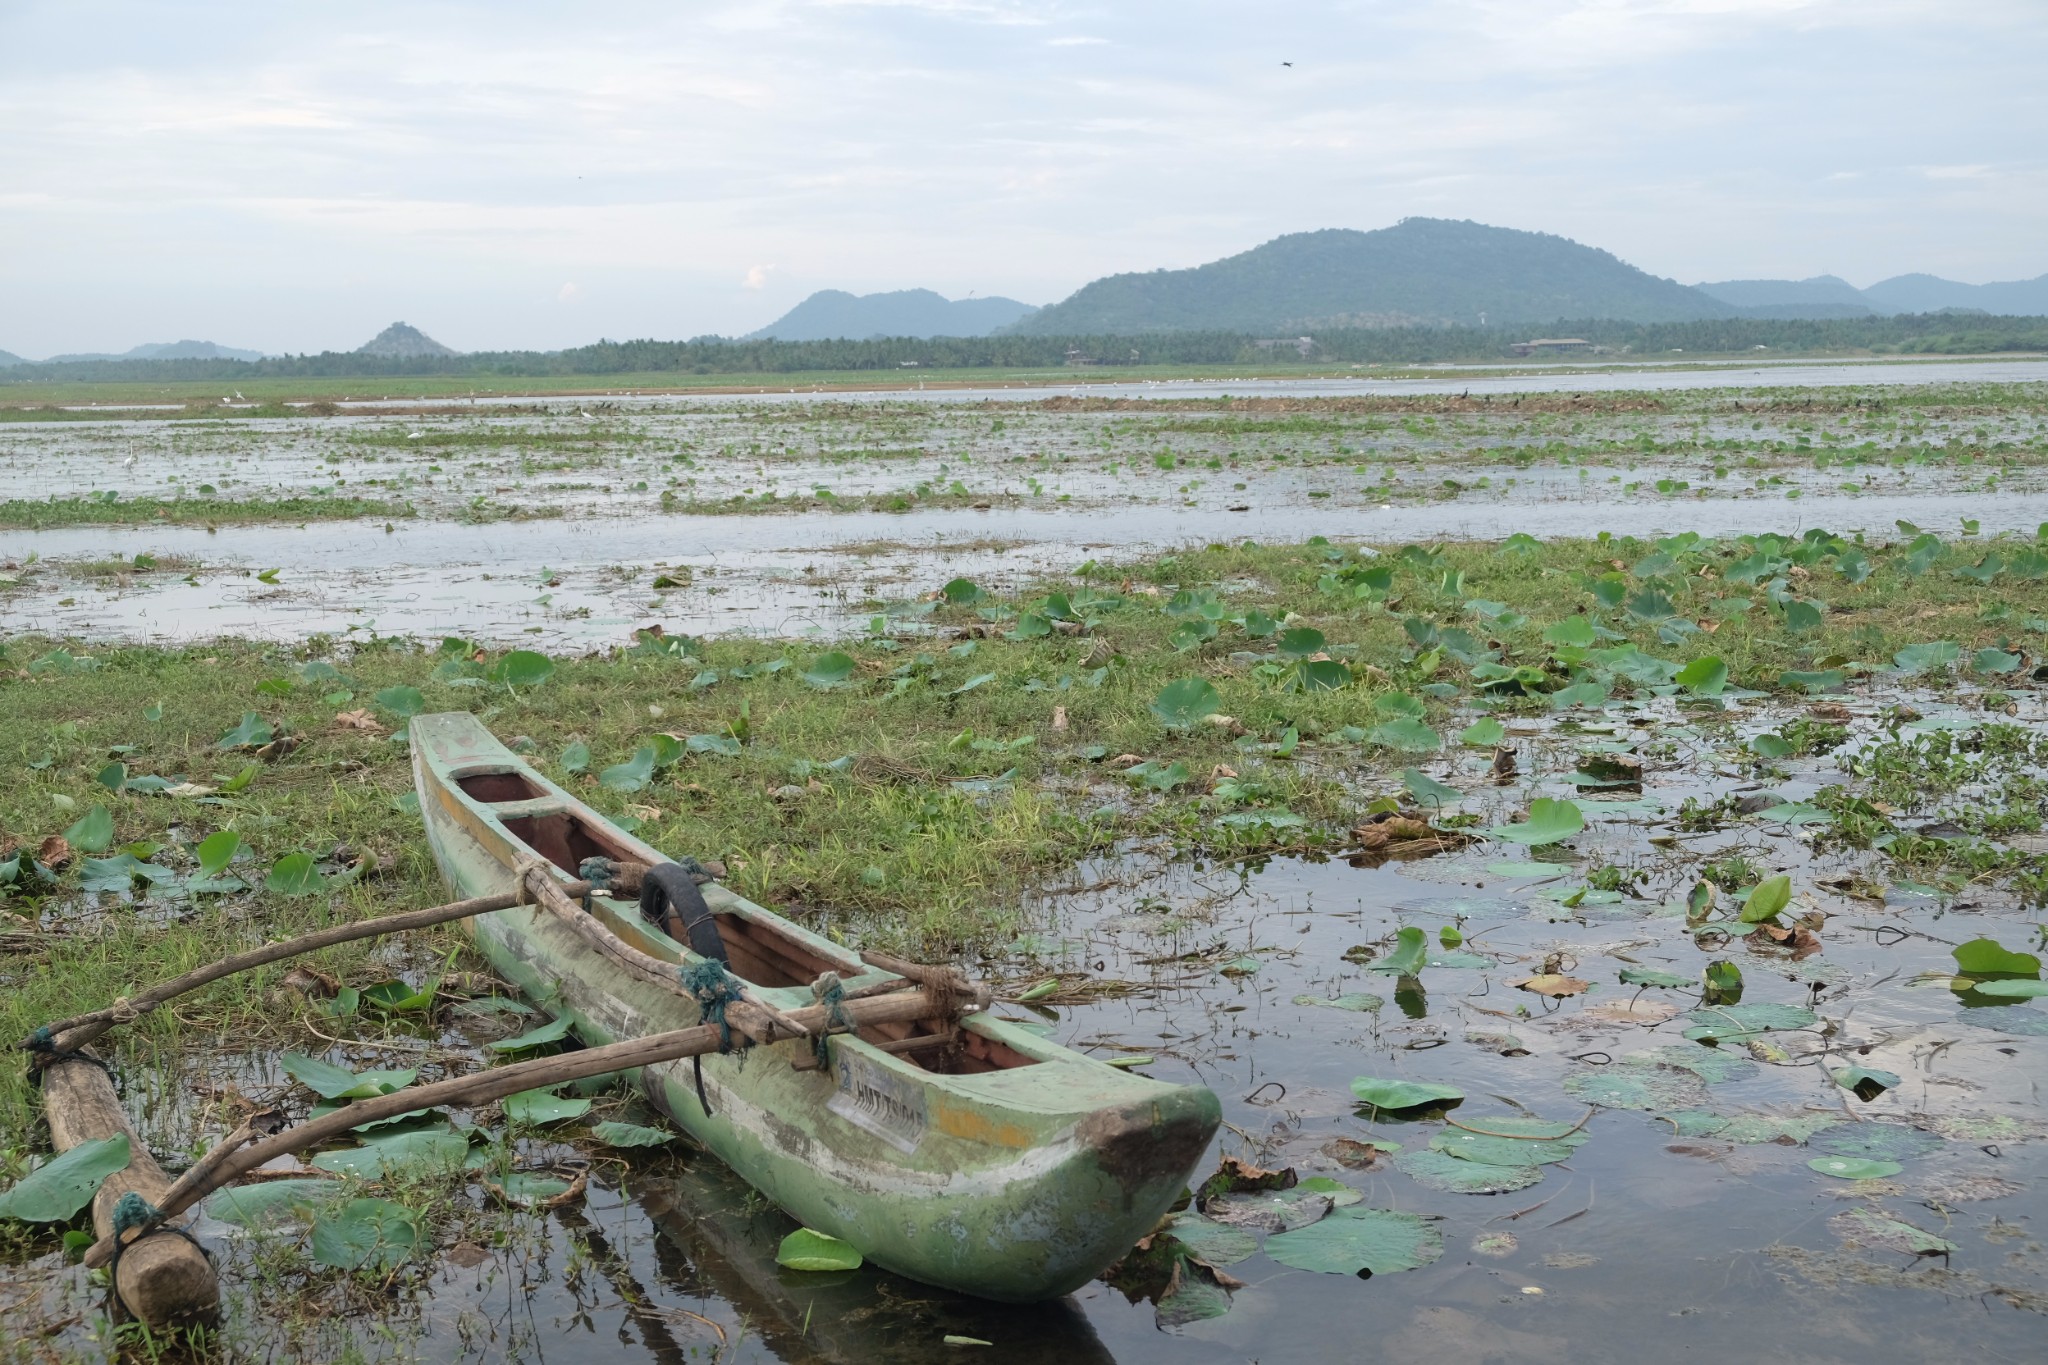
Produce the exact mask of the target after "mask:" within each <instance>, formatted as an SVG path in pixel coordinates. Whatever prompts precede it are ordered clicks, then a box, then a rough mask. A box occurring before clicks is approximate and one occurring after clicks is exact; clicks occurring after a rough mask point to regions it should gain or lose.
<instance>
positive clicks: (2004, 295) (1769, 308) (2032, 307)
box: [1696, 275, 2048, 318]
mask: <svg viewBox="0 0 2048 1365" xmlns="http://www.w3.org/2000/svg"><path fill="white" fill-rule="evenodd" d="M1696 287H1697V288H1698V289H1699V291H1700V292H1701V293H1703V294H1711V295H1713V296H1714V297H1715V298H1717V299H1720V300H1721V301H1722V302H1724V303H1731V304H1735V305H1736V306H1738V307H1740V308H1743V309H1744V310H1745V311H1747V312H1749V313H1750V314H1751V315H1752V316H1757V317H1786V318H1840V317H1857V316H1863V315H1866V314H1878V315H1882V316H1891V315H1893V314H1897V313H1939V312H1942V311H1944V310H1947V309H1962V310H1968V311H1974V312H1983V313H1995V314H1998V315H2000V316H2002V317H2040V316H2044V315H2048V275H2043V276H2041V277H2040V278H2038V279H2032V280H2013V281H2009V282H2006V283H2003V284H1958V283H1956V282H1955V281H1954V280H1944V279H1941V278H1939V277H1937V276H1934V275H1897V276H1894V277H1893V278H1891V279H1889V280H1883V281H1880V282H1879V283H1877V284H1873V285H1871V286H1870V288H1868V289H1858V288H1857V287H1856V286H1854V285H1852V284H1850V283H1849V282H1848V281H1847V280H1843V279H1837V278H1836V277H1835V276H1833V275H1816V276H1814V277H1813V278H1812V279H1810V280H1723V281H1721V282H1720V283H1718V284H1702V285H1698V286H1696ZM1846 308H1854V309H1856V310H1858V311H1856V312H1844V311H1842V310H1843V309H1846Z"/></svg>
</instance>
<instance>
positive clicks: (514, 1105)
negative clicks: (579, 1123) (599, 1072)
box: [498, 1090, 590, 1124]
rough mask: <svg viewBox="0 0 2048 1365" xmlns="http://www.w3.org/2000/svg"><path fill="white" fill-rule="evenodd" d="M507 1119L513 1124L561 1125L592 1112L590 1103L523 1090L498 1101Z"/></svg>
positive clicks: (583, 1100) (537, 1091)
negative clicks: (565, 1120) (564, 1121)
mask: <svg viewBox="0 0 2048 1365" xmlns="http://www.w3.org/2000/svg"><path fill="white" fill-rule="evenodd" d="M498 1107H499V1108H500V1109H502V1110H504V1111H505V1117H506V1118H507V1119H509V1120H510V1121H511V1122H513V1123H536V1124H537V1123H560V1122H561V1121H562V1120H564V1119H576V1118H582V1117H583V1115H585V1114H586V1113H588V1112H590V1101H589V1100H585V1099H575V1098H566V1097H564V1096H561V1095H557V1094H554V1093H552V1092H550V1091H547V1090H522V1091H520V1092H519V1093H518V1094H516V1095H507V1096H506V1097H505V1098H504V1099H502V1100H500V1101H498Z"/></svg>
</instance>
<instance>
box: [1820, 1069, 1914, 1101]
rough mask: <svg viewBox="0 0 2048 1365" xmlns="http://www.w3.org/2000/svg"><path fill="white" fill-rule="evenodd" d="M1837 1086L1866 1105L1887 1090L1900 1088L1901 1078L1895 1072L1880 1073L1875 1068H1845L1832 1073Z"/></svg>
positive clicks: (1830, 1073) (1830, 1074)
mask: <svg viewBox="0 0 2048 1365" xmlns="http://www.w3.org/2000/svg"><path fill="white" fill-rule="evenodd" d="M1828 1075H1829V1076H1831V1077H1833V1078H1834V1082H1835V1084H1836V1085H1839V1086H1841V1087H1842V1089H1844V1090H1847V1091H1849V1092H1850V1093H1851V1094H1853V1095H1855V1096H1856V1098H1857V1099H1859V1100H1862V1101H1863V1102H1864V1103H1865V1104H1868V1103H1870V1101H1872V1100H1874V1099H1876V1098H1877V1097H1878V1096H1879V1095H1882V1094H1883V1093H1884V1092H1885V1091H1887V1090H1894V1089H1897V1088H1898V1084H1899V1076H1898V1073H1897V1072H1895V1071H1879V1070H1877V1069H1876V1068H1874V1067H1864V1066H1845V1067H1841V1068H1839V1069H1837V1070H1834V1071H1830V1072H1829V1073H1828Z"/></svg>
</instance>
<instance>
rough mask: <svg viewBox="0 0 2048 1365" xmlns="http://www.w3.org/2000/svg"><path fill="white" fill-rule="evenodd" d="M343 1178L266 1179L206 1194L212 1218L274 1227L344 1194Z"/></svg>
mask: <svg viewBox="0 0 2048 1365" xmlns="http://www.w3.org/2000/svg"><path fill="white" fill-rule="evenodd" d="M344 1189H345V1183H344V1182H343V1181H339V1180H265V1181H261V1182H259V1183H257V1184H254V1185H230V1186H228V1187H227V1188H226V1189H222V1190H215V1191H214V1192H213V1193H212V1194H210V1195H208V1196H207V1197H206V1200H205V1202H204V1203H203V1204H201V1205H200V1208H201V1210H202V1211H203V1212H204V1213H205V1214H206V1216H207V1217H208V1218H211V1219H214V1220H215V1221H217V1222H222V1223H230V1224H233V1225H234V1226H235V1227H239V1228H250V1229H257V1228H274V1227H282V1226H285V1225H288V1224H292V1223H297V1222H301V1221H303V1220H304V1219H305V1218H307V1217H309V1216H310V1215H312V1214H313V1213H315V1212H317V1211H318V1210H320V1209H321V1208H324V1207H325V1206H327V1205H328V1204H331V1203H333V1202H334V1201H335V1200H337V1199H339V1198H340V1197H341V1194H342V1192H343V1190H344Z"/></svg>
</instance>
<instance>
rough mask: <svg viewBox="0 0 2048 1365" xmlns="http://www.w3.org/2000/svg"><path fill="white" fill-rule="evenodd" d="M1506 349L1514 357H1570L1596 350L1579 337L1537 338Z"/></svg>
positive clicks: (1517, 343) (1516, 343)
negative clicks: (1576, 352)
mask: <svg viewBox="0 0 2048 1365" xmlns="http://www.w3.org/2000/svg"><path fill="white" fill-rule="evenodd" d="M1508 349H1509V350H1510V351H1512V352H1514V353H1515V354H1516V355H1570V354H1571V353H1572V352H1574V351H1591V350H1595V349H1597V348H1596V347H1595V346H1594V345H1593V343H1592V342H1590V341H1586V340H1584V339H1582V338H1580V337H1538V338H1536V339H1535V340H1534V341H1517V342H1515V343H1514V344H1513V345H1511V346H1509V347H1508Z"/></svg>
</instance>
